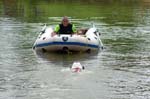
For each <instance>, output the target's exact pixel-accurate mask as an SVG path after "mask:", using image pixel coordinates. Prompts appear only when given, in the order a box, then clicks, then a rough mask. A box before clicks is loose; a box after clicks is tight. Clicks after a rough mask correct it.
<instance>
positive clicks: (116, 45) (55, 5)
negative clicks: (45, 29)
mask: <svg viewBox="0 0 150 99" xmlns="http://www.w3.org/2000/svg"><path fill="white" fill-rule="evenodd" d="M64 15H67V16H70V19H71V21H72V22H73V23H74V24H75V25H76V26H77V28H80V27H89V26H91V23H94V24H95V25H96V27H97V28H98V29H99V30H100V31H101V34H102V36H101V39H102V41H103V43H104V45H105V49H104V50H103V51H102V52H99V53H96V54H80V53H79V54H69V55H65V54H61V55H60V54H54V53H44V54H41V53H40V54H35V53H34V51H33V50H32V45H33V43H34V41H35V40H36V37H37V35H38V33H39V31H40V29H41V28H42V25H43V24H44V23H47V24H48V25H52V26H54V25H56V24H58V23H59V22H60V20H61V17H62V16H64ZM149 25H150V3H149V0H140V1H135V0H120V1H118V0H107V1H106V0H99V1H97V0H87V1H86V2H85V1H84V0H76V1H73V0H63V1H61V2H60V1H58V0H38V1H37V0H32V2H31V0H19V1H18V0H0V38H1V41H0V46H1V49H0V99H10V98H14V99H149V98H150V86H149V83H150V78H149V76H150V67H149V66H150V53H149V52H150V45H149V44H150V41H149V38H150V28H149ZM74 61H80V62H81V64H82V65H84V66H85V67H86V69H85V72H82V73H79V74H76V73H71V72H69V71H68V72H62V71H63V70H67V69H68V67H70V66H71V65H72V63H73V62H74ZM68 70H69V69H68Z"/></svg>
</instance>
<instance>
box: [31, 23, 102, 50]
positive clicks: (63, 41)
mask: <svg viewBox="0 0 150 99" xmlns="http://www.w3.org/2000/svg"><path fill="white" fill-rule="evenodd" d="M53 31H54V30H53V28H52V27H47V26H46V25H45V26H44V27H43V29H42V30H41V32H40V34H39V36H38V38H37V39H36V41H35V43H34V45H33V49H34V50H35V51H43V52H57V51H65V52H66V51H67V52H68V51H71V52H92V51H96V52H98V51H99V50H100V49H103V44H102V41H101V39H100V33H99V31H98V29H97V28H96V27H95V26H92V27H91V28H89V29H81V30H78V32H77V33H76V34H69V35H68V34H56V35H53Z"/></svg>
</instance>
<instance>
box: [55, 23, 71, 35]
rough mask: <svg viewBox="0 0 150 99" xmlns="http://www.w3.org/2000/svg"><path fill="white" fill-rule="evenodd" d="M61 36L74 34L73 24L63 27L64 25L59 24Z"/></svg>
mask: <svg viewBox="0 0 150 99" xmlns="http://www.w3.org/2000/svg"><path fill="white" fill-rule="evenodd" d="M59 27H60V29H59V31H58V33H59V34H72V33H73V30H72V24H68V26H66V27H65V26H63V24H59Z"/></svg>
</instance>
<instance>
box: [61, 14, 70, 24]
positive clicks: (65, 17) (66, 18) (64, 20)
mask: <svg viewBox="0 0 150 99" xmlns="http://www.w3.org/2000/svg"><path fill="white" fill-rule="evenodd" d="M62 24H63V26H68V24H69V19H68V17H67V16H64V17H63V18H62Z"/></svg>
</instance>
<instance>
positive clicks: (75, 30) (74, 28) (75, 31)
mask: <svg viewBox="0 0 150 99" xmlns="http://www.w3.org/2000/svg"><path fill="white" fill-rule="evenodd" d="M72 31H73V33H77V29H76V27H75V25H74V24H73V25H72Z"/></svg>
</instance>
